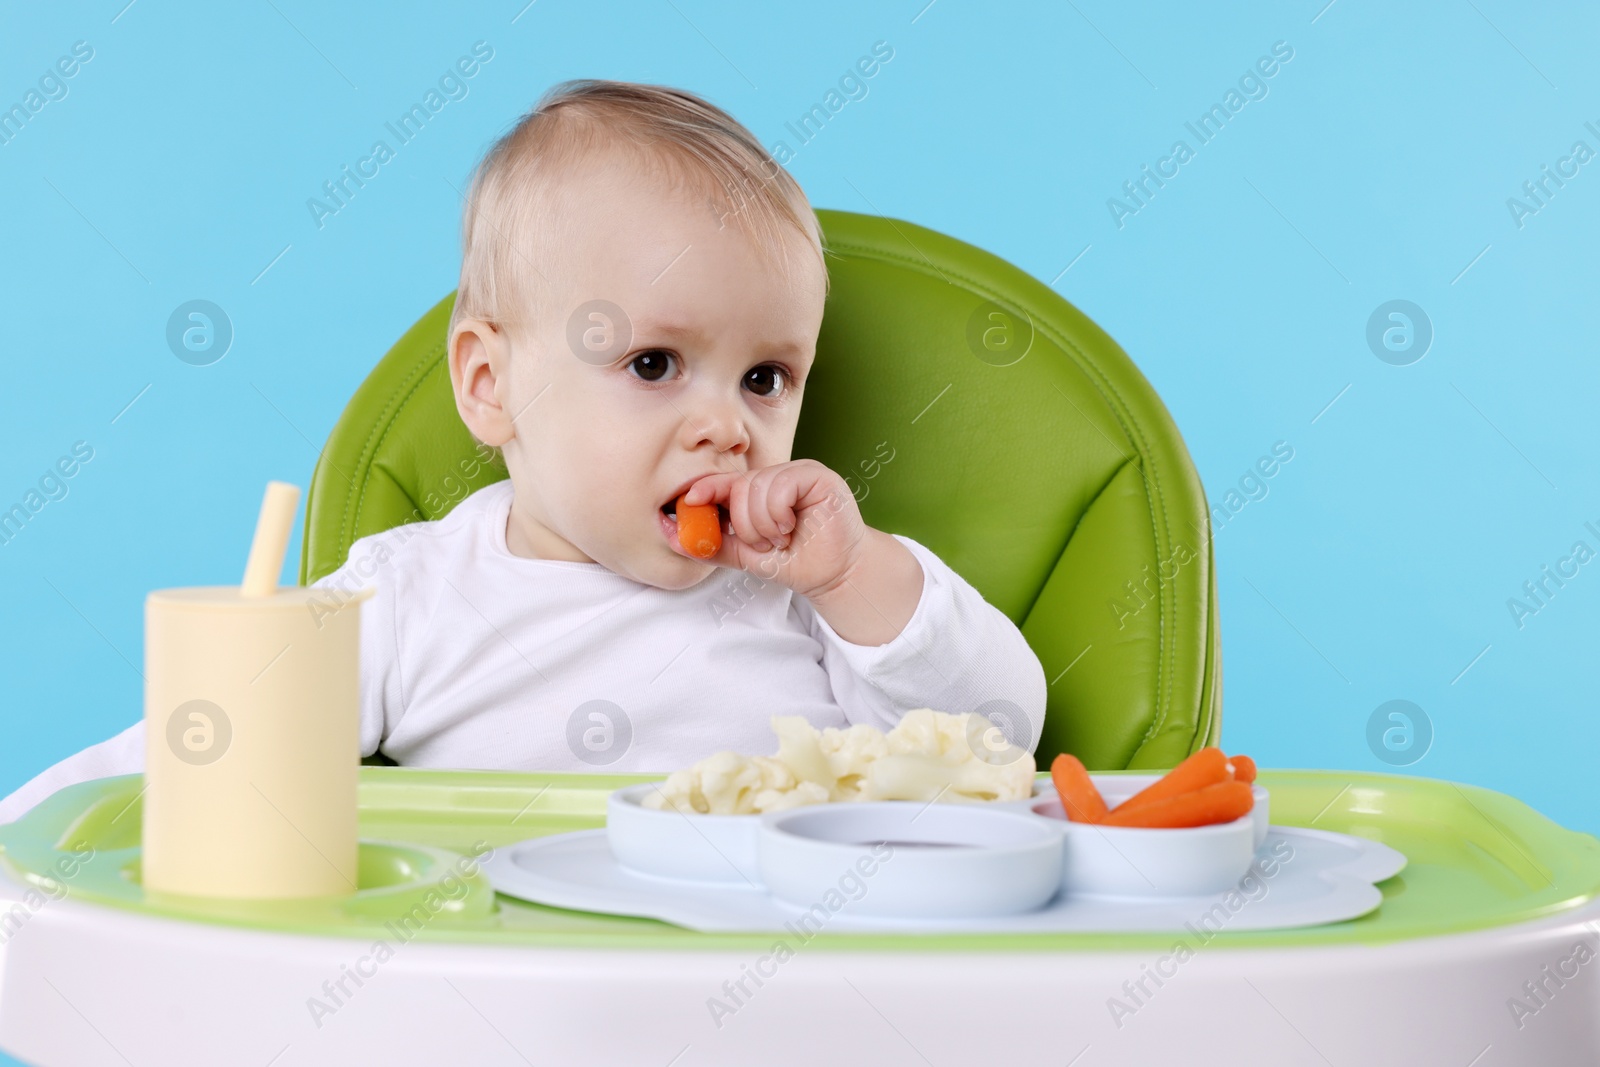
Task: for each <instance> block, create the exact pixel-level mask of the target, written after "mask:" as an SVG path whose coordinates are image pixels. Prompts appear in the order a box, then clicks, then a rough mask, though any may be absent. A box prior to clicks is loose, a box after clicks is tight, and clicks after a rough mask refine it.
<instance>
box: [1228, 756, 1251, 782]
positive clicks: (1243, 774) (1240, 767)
mask: <svg viewBox="0 0 1600 1067" xmlns="http://www.w3.org/2000/svg"><path fill="white" fill-rule="evenodd" d="M1228 765H1229V766H1231V767H1232V768H1233V780H1234V781H1236V782H1243V783H1244V784H1245V785H1249V784H1250V783H1251V782H1253V781H1255V780H1256V761H1255V760H1253V759H1251V758H1250V757H1249V756H1229V757H1228Z"/></svg>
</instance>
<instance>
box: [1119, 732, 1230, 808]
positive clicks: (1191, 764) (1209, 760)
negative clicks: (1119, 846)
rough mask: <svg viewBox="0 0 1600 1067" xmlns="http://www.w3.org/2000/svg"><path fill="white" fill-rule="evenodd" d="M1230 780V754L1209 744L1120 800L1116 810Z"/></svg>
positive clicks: (1142, 804)
mask: <svg viewBox="0 0 1600 1067" xmlns="http://www.w3.org/2000/svg"><path fill="white" fill-rule="evenodd" d="M1227 780H1228V758H1227V757H1226V756H1224V755H1223V754H1222V749H1220V748H1217V747H1215V746H1210V745H1208V746H1207V747H1205V748H1202V749H1201V750H1200V751H1199V752H1196V753H1195V754H1194V755H1192V756H1190V757H1189V758H1188V759H1186V760H1184V761H1183V762H1182V763H1180V764H1178V765H1177V766H1176V767H1174V768H1172V770H1170V771H1168V772H1167V773H1166V774H1165V775H1164V776H1162V778H1161V779H1160V780H1159V781H1156V782H1153V783H1151V784H1150V785H1148V786H1146V787H1145V788H1144V789H1142V790H1140V791H1139V792H1137V793H1135V794H1133V796H1131V797H1129V798H1128V799H1127V800H1124V801H1123V802H1122V803H1121V804H1118V805H1117V809H1116V810H1118V811H1122V810H1124V809H1137V808H1142V807H1144V806H1145V805H1146V804H1152V803H1154V802H1156V801H1158V800H1167V799H1169V798H1171V797H1175V796H1178V795H1179V794H1182V793H1188V792H1192V791H1194V790H1196V789H1203V788H1205V787H1206V786H1208V785H1214V784H1216V783H1217V782H1225V781H1227Z"/></svg>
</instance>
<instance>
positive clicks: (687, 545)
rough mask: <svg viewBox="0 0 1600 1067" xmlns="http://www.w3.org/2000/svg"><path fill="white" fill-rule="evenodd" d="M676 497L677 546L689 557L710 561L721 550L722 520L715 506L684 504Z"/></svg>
mask: <svg viewBox="0 0 1600 1067" xmlns="http://www.w3.org/2000/svg"><path fill="white" fill-rule="evenodd" d="M685 496H688V494H687V493H685V494H683V496H680V497H678V505H677V507H675V508H674V509H673V510H674V511H676V512H677V514H678V544H680V545H682V546H683V550H684V551H685V552H687V553H689V555H691V556H695V557H697V558H699V559H710V558H711V557H712V556H715V555H716V554H717V552H718V551H719V550H720V549H721V548H722V518H721V516H720V515H718V514H717V506H716V505H715V504H685V503H684V502H683V499H684V497H685Z"/></svg>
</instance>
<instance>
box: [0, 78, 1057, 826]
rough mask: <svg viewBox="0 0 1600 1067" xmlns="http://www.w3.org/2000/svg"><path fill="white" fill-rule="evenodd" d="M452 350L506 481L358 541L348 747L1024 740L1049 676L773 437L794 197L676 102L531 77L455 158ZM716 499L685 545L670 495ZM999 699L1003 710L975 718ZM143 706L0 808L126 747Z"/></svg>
mask: <svg viewBox="0 0 1600 1067" xmlns="http://www.w3.org/2000/svg"><path fill="white" fill-rule="evenodd" d="M462 247H463V252H462V267H461V280H460V288H459V292H458V294H457V297H456V303H455V309H454V313H453V315H452V317H451V320H450V328H449V349H448V362H449V371H450V381H451V385H452V387H453V389H454V391H455V400H456V408H457V410H458V411H459V412H460V415H461V418H462V419H463V421H464V422H465V423H466V425H467V427H468V428H469V429H470V430H471V432H472V434H473V435H474V436H475V437H476V438H477V440H478V441H479V442H480V444H481V445H482V446H484V448H485V450H487V449H493V450H497V451H498V452H499V453H500V454H501V455H502V456H503V457H504V462H505V466H506V469H507V472H508V474H509V477H508V478H506V479H505V480H503V481H500V482H497V483H495V484H493V485H491V486H488V487H487V488H484V489H481V490H478V491H477V492H475V493H473V494H472V495H471V496H469V497H467V498H466V499H465V500H463V501H461V502H460V503H459V504H458V505H457V506H456V508H455V509H454V510H453V511H451V512H450V514H448V515H447V516H446V517H444V518H443V519H439V520H437V521H432V522H420V523H413V524H408V525H404V526H400V527H396V528H394V529H391V530H387V531H385V532H382V533H378V534H374V535H372V536H370V537H365V538H362V539H361V540H359V541H357V542H356V543H355V544H354V545H353V546H352V548H351V551H350V555H349V557H348V559H347V560H346V562H345V564H344V566H342V567H341V568H340V569H339V570H338V571H336V572H334V573H333V574H331V575H328V576H327V577H326V578H324V579H322V580H321V581H320V582H318V583H317V584H318V585H319V586H321V587H323V588H325V589H327V590H328V594H329V598H330V603H336V602H338V601H339V600H340V599H341V598H342V597H343V596H344V595H345V594H347V593H349V592H352V591H354V590H355V589H357V588H359V587H361V586H365V585H373V586H375V588H376V592H375V594H374V595H373V596H372V597H371V598H370V599H369V600H367V601H365V602H363V603H362V605H361V607H360V610H361V612H362V616H361V751H362V753H363V754H364V755H371V754H373V753H375V752H382V753H384V754H385V755H387V756H388V757H390V758H392V759H393V760H395V761H396V762H398V763H400V764H404V765H414V766H422V767H456V768H499V769H514V770H558V771H586V770H595V769H599V768H604V769H607V770H614V771H653V772H663V773H664V772H669V771H673V770H676V769H679V768H681V767H685V766H688V765H689V764H691V763H693V762H695V761H696V760H699V759H701V758H703V757H705V756H707V755H710V754H711V753H713V752H716V751H720V750H730V749H731V750H734V751H738V752H744V753H752V754H753V753H764V752H770V751H772V750H773V749H774V747H775V744H776V739H775V737H774V735H773V733H772V729H771V726H770V720H771V719H772V717H773V716H774V715H779V716H782V715H801V716H804V717H805V718H806V719H807V720H808V721H809V722H811V723H812V724H813V725H814V726H816V727H819V728H821V727H828V726H839V727H843V726H847V725H850V724H855V723H867V724H871V725H873V726H876V727H878V728H880V729H884V730H888V729H889V728H891V727H893V726H894V725H895V723H896V722H897V721H898V720H899V718H900V716H901V715H902V714H904V713H905V712H906V711H908V710H911V709H914V708H922V707H932V708H936V709H939V710H941V711H948V712H965V711H976V712H979V713H980V714H981V715H984V716H986V717H987V718H989V719H990V720H992V721H994V722H996V723H997V724H998V725H1000V726H1001V727H1002V729H1003V730H1004V732H1005V733H1006V735H1007V737H1008V738H1010V739H1012V740H1014V741H1017V742H1019V743H1021V744H1023V745H1024V746H1025V747H1026V748H1028V749H1029V750H1030V751H1031V750H1032V748H1033V746H1034V744H1035V743H1036V741H1037V739H1038V737H1039V733H1040V729H1041V727H1042V725H1043V721H1044V708H1045V680H1044V672H1043V669H1042V668H1041V666H1040V664H1039V661H1038V659H1037V658H1036V657H1035V656H1034V654H1033V652H1032V650H1031V649H1030V648H1029V646H1028V644H1027V642H1026V641H1025V640H1024V639H1023V637H1022V634H1021V633H1020V632H1019V631H1018V630H1017V628H1016V627H1015V626H1014V625H1013V624H1012V623H1011V622H1010V620H1009V619H1007V618H1006V617H1005V616H1004V615H1003V614H1002V613H1001V612H1000V611H999V610H998V609H996V608H995V607H993V606H992V605H990V604H988V603H987V602H986V601H984V599H983V597H982V596H981V595H980V594H979V593H978V592H977V591H976V590H975V589H973V587H972V586H971V585H969V584H968V583H967V582H966V581H964V580H963V579H962V578H961V577H960V576H959V575H957V574H956V573H955V572H954V571H952V570H951V569H950V568H949V567H948V566H946V565H945V564H944V563H943V562H942V561H941V560H940V559H939V558H938V557H937V556H935V555H934V554H933V553H932V552H931V551H929V550H928V549H927V548H925V547H924V546H922V545H921V544H919V543H917V542H916V541H914V540H912V539H911V538H909V537H905V536H903V535H899V534H891V533H887V532H884V531H882V530H877V529H874V528H872V527H870V526H868V525H867V524H866V523H865V522H864V521H863V520H862V517H861V513H860V511H859V509H858V507H857V505H856V500H855V497H854V495H853V494H852V493H851V491H850V490H849V489H848V488H847V487H846V484H845V481H844V479H843V478H842V477H840V475H839V474H838V473H836V472H834V471H832V470H830V469H828V468H827V467H825V466H823V465H822V464H821V463H818V462H816V461H814V460H809V459H799V460H796V459H791V458H790V453H791V451H792V446H793V442H794V435H795V427H796V423H797V421H798V419H799V416H800V406H801V402H802V399H803V397H804V392H805V386H806V380H807V377H808V376H809V374H810V372H811V368H812V363H813V360H814V359H815V356H816V342H817V336H818V332H819V329H820V326H821V323H822V315H823V306H824V301H825V298H826V295H827V291H828V275H827V269H826V263H825V261H824V253H823V249H822V245H821V240H820V235H819V231H818V227H817V224H816V219H815V216H814V215H813V213H812V210H811V207H810V205H809V203H808V202H807V200H806V198H805V195H804V193H803V192H802V191H801V190H800V188H799V186H798V185H797V184H796V183H795V181H794V179H793V178H792V177H791V176H790V175H789V174H788V173H787V172H786V171H784V170H783V168H782V167H780V166H779V165H778V164H777V163H776V162H775V161H774V160H773V159H772V157H771V156H770V155H769V154H768V153H767V152H766V151H765V150H764V149H763V148H762V147H761V145H760V143H759V142H758V141H757V140H756V139H755V137H754V136H753V135H752V134H751V133H750V132H749V131H748V130H746V129H745V128H744V127H743V126H741V125H740V124H739V123H738V122H736V121H735V120H734V119H733V118H732V117H730V116H729V115H727V114H726V113H725V112H723V111H721V110H720V109H718V108H716V107H714V106H712V105H711V104H709V103H707V102H705V101H704V100H701V99H699V98H698V97H695V96H693V95H691V94H689V93H686V92H683V91H680V90H675V89H667V88H661V87H656V86H649V85H636V84H629V83H620V82H607V81H576V82H568V83H565V84H562V85H558V86H556V87H554V88H553V89H552V90H551V91H550V92H548V93H547V94H546V95H545V97H544V98H543V99H542V100H541V101H540V102H539V103H538V105H537V106H536V107H535V108H534V109H533V110H532V111H531V112H529V113H528V115H526V116H525V117H524V118H523V119H522V120H521V121H520V122H519V123H518V124H517V126H516V127H515V128H513V129H512V130H511V131H510V132H509V133H508V134H506V135H505V136H504V137H503V138H501V139H500V140H499V141H498V142H497V143H496V144H495V145H494V146H493V147H492V148H491V149H490V150H489V152H488V154H487V155H486V156H485V158H484V159H483V161H482V162H481V163H480V164H479V166H478V168H477V171H476V172H475V174H474V177H473V181H472V185H471V189H470V192H469V194H468V196H467V201H466V205H465V210H464V216H463V233H462ZM680 499H682V500H684V501H686V502H687V503H690V504H707V503H709V504H714V505H716V506H717V507H718V508H719V510H720V513H722V514H724V515H725V519H724V522H723V536H722V543H721V547H720V549H718V551H717V552H716V554H715V555H713V556H711V557H710V558H708V559H701V558H697V557H695V556H693V555H691V554H690V553H689V552H687V551H686V550H685V549H684V548H683V547H682V546H681V545H680V544H679V540H678V536H677V525H676V515H675V508H676V504H677V502H678V501H679V500H680ZM997 712H998V713H999V714H998V715H997V714H996V713H997ZM143 744H144V725H143V722H142V721H141V722H138V723H135V724H134V725H133V726H131V727H129V728H128V729H127V730H125V731H124V732H123V733H121V734H118V735H117V736H116V737H113V738H112V739H110V740H108V741H105V742H102V743H101V744H99V745H95V746H92V747H91V748H88V749H85V750H84V751H83V752H80V753H78V754H77V755H76V756H73V757H70V758H69V759H67V760H64V761H63V762H62V763H59V764H57V765H56V766H54V767H52V768H50V769H49V770H47V771H45V772H44V773H43V774H41V775H39V776H38V777H36V778H35V779H33V780H32V781H30V782H29V783H28V784H27V785H25V786H24V787H23V788H22V789H20V790H18V791H17V792H16V793H13V794H12V795H11V796H10V797H8V798H6V800H5V801H4V802H0V821H6V820H10V819H14V818H16V817H17V816H18V815H19V814H21V813H22V812H23V811H25V810H27V808H29V807H31V806H32V805H33V804H34V803H36V802H37V801H38V800H40V799H42V798H43V797H45V796H47V795H49V794H50V793H51V792H54V791H55V790H56V789H59V788H61V787H62V786H63V785H67V784H69V783H71V782H75V781H80V780H83V779H87V778H93V777H100V776H103V775H109V774H121V773H129V772H134V771H139V770H141V769H142V767H143Z"/></svg>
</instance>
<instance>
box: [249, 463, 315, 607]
mask: <svg viewBox="0 0 1600 1067" xmlns="http://www.w3.org/2000/svg"><path fill="white" fill-rule="evenodd" d="M299 504H300V487H299V486H297V485H290V484H289V483H288V482H268V483H267V494H266V496H265V497H263V498H262V501H261V514H260V516H259V517H258V518H257V519H256V536H255V540H253V541H251V542H250V560H249V562H248V563H246V564H245V567H244V582H243V584H241V585H240V587H239V595H240V596H242V597H251V598H255V597H269V596H271V595H272V594H273V593H275V592H276V591H277V589H278V574H279V573H280V572H281V571H282V570H283V553H284V550H285V549H287V548H288V547H289V531H290V528H291V527H292V526H293V525H294V513H295V509H296V508H297V507H298V506H299Z"/></svg>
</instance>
